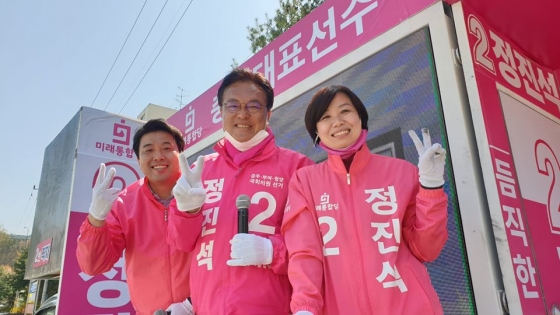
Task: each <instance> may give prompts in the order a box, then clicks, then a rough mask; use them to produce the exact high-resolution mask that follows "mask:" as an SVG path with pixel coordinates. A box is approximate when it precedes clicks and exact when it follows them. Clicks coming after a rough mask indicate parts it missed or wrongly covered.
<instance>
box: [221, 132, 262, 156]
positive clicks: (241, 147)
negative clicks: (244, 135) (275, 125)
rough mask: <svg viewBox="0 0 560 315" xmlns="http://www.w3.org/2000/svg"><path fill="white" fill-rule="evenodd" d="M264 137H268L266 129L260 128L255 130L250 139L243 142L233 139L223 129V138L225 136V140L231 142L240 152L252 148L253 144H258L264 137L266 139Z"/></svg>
mask: <svg viewBox="0 0 560 315" xmlns="http://www.w3.org/2000/svg"><path fill="white" fill-rule="evenodd" d="M266 137H268V131H266V130H261V131H259V132H257V133H256V134H255V135H254V136H253V138H251V139H250V140H248V141H245V142H239V141H237V140H235V139H234V138H233V136H232V135H231V134H230V133H229V132H227V131H225V130H224V138H226V140H227V141H229V143H231V144H232V145H233V146H234V147H235V148H236V149H237V150H239V151H241V152H245V151H247V150H249V149H251V148H253V147H254V146H256V145H258V144H259V143H261V142H262V141H263V140H264V139H266Z"/></svg>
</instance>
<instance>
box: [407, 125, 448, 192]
mask: <svg viewBox="0 0 560 315" xmlns="http://www.w3.org/2000/svg"><path fill="white" fill-rule="evenodd" d="M408 134H409V135H410V138H412V142H414V145H415V146H416V150H417V151H418V175H420V184H421V185H422V186H424V187H426V188H436V187H441V186H443V184H444V183H445V181H444V180H443V171H444V168H445V154H446V151H445V149H444V148H442V147H441V144H439V143H434V144H433V145H432V139H431V137H430V130H428V128H422V138H423V139H424V144H422V142H421V141H420V139H419V138H418V136H417V135H416V132H415V131H414V130H410V131H408Z"/></svg>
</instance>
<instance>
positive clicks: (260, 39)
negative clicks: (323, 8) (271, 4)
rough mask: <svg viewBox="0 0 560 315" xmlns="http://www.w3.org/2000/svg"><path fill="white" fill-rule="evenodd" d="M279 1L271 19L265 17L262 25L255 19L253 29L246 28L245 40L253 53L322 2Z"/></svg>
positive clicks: (301, 0)
mask: <svg viewBox="0 0 560 315" xmlns="http://www.w3.org/2000/svg"><path fill="white" fill-rule="evenodd" d="M279 1H280V8H278V9H276V15H275V16H274V17H273V18H272V19H270V18H269V17H268V15H265V19H266V21H265V22H264V23H262V24H260V23H259V19H255V26H254V27H250V26H247V30H248V31H249V35H248V36H247V39H248V40H249V41H250V42H251V51H252V52H253V53H256V52H257V51H259V50H260V49H262V48H263V47H264V46H266V45H267V44H268V43H270V42H271V41H273V40H274V39H275V38H276V37H278V36H280V34H282V33H284V32H285V31H286V30H287V29H289V28H290V27H291V26H292V25H294V24H296V23H297V22H298V21H299V20H301V19H302V18H303V17H304V16H306V15H307V14H309V12H311V11H313V9H315V8H316V7H317V6H319V5H320V4H321V3H323V2H324V0H279Z"/></svg>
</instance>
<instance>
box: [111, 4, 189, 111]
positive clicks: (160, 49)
mask: <svg viewBox="0 0 560 315" xmlns="http://www.w3.org/2000/svg"><path fill="white" fill-rule="evenodd" d="M193 1H194V0H191V2H189V5H188V6H187V8H186V9H185V11H184V12H183V14H182V15H181V18H179V21H177V24H175V27H174V28H173V30H172V31H171V34H169V36H168V37H167V40H165V43H163V46H162V47H161V49H160V50H159V52H158V54H157V55H156V58H155V59H154V61H152V64H150V67H149V68H148V70H146V73H144V76H143V77H142V79H140V82H138V85H136V88H135V89H134V91H132V94H130V97H129V98H128V100H127V101H126V103H125V104H124V105H123V107H122V108H121V110H120V111H119V114H120V113H121V112H122V111H123V109H124V108H125V107H126V105H127V104H128V102H129V101H130V99H131V98H132V96H133V95H134V93H136V90H138V87H139V86H140V84H142V81H144V78H145V77H146V75H147V74H148V72H150V69H152V66H153V65H154V63H155V62H156V60H157V59H158V57H159V55H160V54H161V51H162V50H163V48H165V45H167V42H168V41H169V39H170V38H171V35H173V33H174V32H175V30H176V29H177V26H178V25H179V23H181V20H182V19H183V17H184V16H185V13H187V11H188V10H189V8H190V7H191V4H192V3H193Z"/></svg>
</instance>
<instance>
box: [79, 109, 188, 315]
mask: <svg viewBox="0 0 560 315" xmlns="http://www.w3.org/2000/svg"><path fill="white" fill-rule="evenodd" d="M184 144H185V142H184V140H183V136H182V135H181V132H180V131H179V130H178V129H177V128H175V127H173V126H171V125H169V124H167V123H166V122H165V121H164V120H161V119H154V120H150V121H148V122H146V124H145V125H144V126H142V127H140V128H139V129H138V130H137V131H136V133H135V135H134V139H133V149H134V153H135V154H136V157H137V158H138V164H139V166H140V169H141V170H142V173H144V176H145V177H144V178H142V179H140V180H138V181H136V182H135V183H133V184H131V185H130V186H128V187H126V189H124V190H123V191H121V192H119V190H118V189H116V188H110V186H111V184H112V182H113V178H114V176H115V169H114V168H111V169H110V170H109V172H108V173H107V174H106V173H105V164H101V167H100V168H99V175H98V177H97V181H96V183H95V186H94V187H93V196H92V203H91V206H90V209H89V215H88V217H87V219H86V220H85V221H84V223H83V224H82V226H81V228H80V237H79V238H78V248H77V250H76V256H77V258H78V263H79V265H80V268H81V269H82V271H83V272H85V273H86V274H89V275H98V274H101V273H103V272H106V271H108V270H110V269H111V268H112V267H113V265H114V264H115V263H116V262H117V261H118V260H119V259H120V257H121V255H122V252H123V250H125V249H126V251H125V261H126V277H127V284H128V289H129V292H130V299H131V301H132V305H133V306H134V308H135V310H136V312H137V314H140V315H152V314H153V313H154V312H155V311H156V310H158V309H168V310H169V311H171V312H172V313H171V314H172V315H187V314H188V313H187V308H190V304H189V303H188V300H186V299H187V298H188V297H189V296H190V291H189V285H188V284H189V270H188V268H185V266H187V265H188V264H189V263H190V256H189V255H188V254H187V253H185V252H183V251H180V250H178V249H177V248H175V247H174V246H170V245H168V244H167V242H166V235H167V229H168V223H169V222H168V220H167V219H168V214H169V209H170V207H173V206H174V203H175V201H174V198H173V195H172V189H173V187H174V186H175V183H176V182H177V179H178V178H179V177H180V176H181V171H180V167H179V152H181V151H183V147H184Z"/></svg>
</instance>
